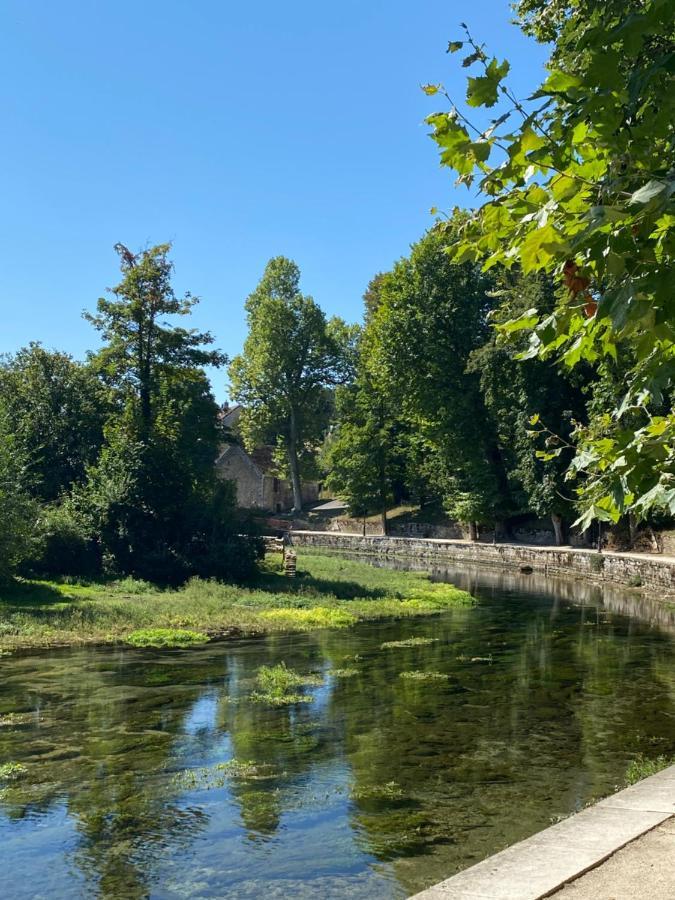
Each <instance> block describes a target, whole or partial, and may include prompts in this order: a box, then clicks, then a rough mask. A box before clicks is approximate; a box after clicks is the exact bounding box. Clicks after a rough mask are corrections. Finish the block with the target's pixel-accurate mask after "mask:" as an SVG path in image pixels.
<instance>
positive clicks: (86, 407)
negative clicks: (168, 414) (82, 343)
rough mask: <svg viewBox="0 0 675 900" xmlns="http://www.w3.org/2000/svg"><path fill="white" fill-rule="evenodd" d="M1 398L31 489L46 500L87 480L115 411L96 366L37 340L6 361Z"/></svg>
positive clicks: (0, 384)
mask: <svg viewBox="0 0 675 900" xmlns="http://www.w3.org/2000/svg"><path fill="white" fill-rule="evenodd" d="M0 397H1V398H2V402H3V404H4V407H5V409H6V412H7V415H8V416H9V418H10V420H11V422H12V423H13V433H14V440H15V441H16V443H17V444H18V446H19V447H20V448H21V452H22V454H23V457H24V459H25V462H26V465H27V470H28V473H29V475H30V477H29V479H28V485H29V488H30V490H31V492H32V493H33V494H34V495H35V496H36V497H38V498H39V499H40V500H43V501H47V502H51V501H54V500H56V499H58V497H59V496H61V494H63V493H64V492H65V491H67V490H68V489H69V488H70V486H71V485H72V484H73V483H74V482H77V481H81V480H82V478H83V477H84V474H85V469H86V467H87V465H91V464H92V463H93V462H94V461H95V459H96V457H97V454H98V452H99V449H100V447H101V444H102V443H103V424H104V421H105V418H106V415H108V414H109V413H110V403H109V400H108V397H107V395H106V391H105V390H104V388H103V385H102V384H101V382H100V381H99V379H98V378H97V377H96V376H95V374H94V372H93V371H92V369H91V367H89V366H86V365H82V364H81V363H78V362H75V360H73V359H72V357H70V356H68V355H67V354H66V353H59V352H57V351H49V350H45V349H44V348H43V347H41V346H40V345H39V344H35V343H34V344H30V345H29V346H28V347H24V348H23V349H22V350H19V351H18V353H16V354H14V355H13V356H7V357H5V358H4V360H3V361H2V364H1V365H0Z"/></svg>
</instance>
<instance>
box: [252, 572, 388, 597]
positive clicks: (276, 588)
mask: <svg viewBox="0 0 675 900" xmlns="http://www.w3.org/2000/svg"><path fill="white" fill-rule="evenodd" d="M250 586H251V587H255V588H259V589H260V590H263V591H271V592H274V593H278V594H303V595H304V596H307V595H310V596H316V597H321V596H327V595H330V596H333V597H337V598H338V600H357V599H359V600H384V599H385V598H387V597H391V596H392V591H391V590H386V589H384V588H368V587H366V586H365V585H363V584H359V582H358V581H342V580H340V579H338V578H335V579H332V578H315V577H313V576H312V575H310V573H309V572H302V571H298V572H297V574H296V576H295V578H289V577H288V575H284V574H282V573H281V572H278V573H277V572H263V573H261V575H260V576H259V577H258V578H256V579H255V581H254V582H251V584H250Z"/></svg>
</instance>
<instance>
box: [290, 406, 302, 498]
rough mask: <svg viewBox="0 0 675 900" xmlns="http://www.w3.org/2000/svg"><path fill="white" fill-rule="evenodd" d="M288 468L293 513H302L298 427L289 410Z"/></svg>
mask: <svg viewBox="0 0 675 900" xmlns="http://www.w3.org/2000/svg"><path fill="white" fill-rule="evenodd" d="M287 450H288V468H289V470H290V474H291V486H292V488H293V512H294V513H299V512H302V483H301V481H300V463H299V462H298V426H297V422H296V419H295V410H294V409H292V408H291V420H290V429H289V435H288V445H287Z"/></svg>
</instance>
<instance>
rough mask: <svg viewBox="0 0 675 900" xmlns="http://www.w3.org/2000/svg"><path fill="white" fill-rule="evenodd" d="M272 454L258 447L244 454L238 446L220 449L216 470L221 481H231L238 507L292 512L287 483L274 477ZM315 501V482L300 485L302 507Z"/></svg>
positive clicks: (288, 483)
mask: <svg viewBox="0 0 675 900" xmlns="http://www.w3.org/2000/svg"><path fill="white" fill-rule="evenodd" d="M273 453H274V449H273V448H272V447H258V448H256V449H255V450H253V451H252V452H251V453H248V452H247V451H246V450H245V449H244V448H243V447H242V446H241V444H238V443H233V444H226V445H225V446H224V447H223V448H222V449H221V453H220V455H219V456H218V459H217V460H216V469H217V471H218V475H219V476H220V477H221V478H227V479H229V480H230V481H234V483H235V486H236V489H237V504H238V506H241V507H243V508H244V509H264V510H269V511H271V512H277V513H280V512H287V511H288V510H290V509H292V508H293V489H292V487H291V484H290V482H289V481H287V480H286V479H284V478H279V477H277V476H276V475H275V474H274V461H273ZM318 499H319V485H318V484H317V482H315V481H305V482H303V485H302V500H303V503H316V501H317V500H318Z"/></svg>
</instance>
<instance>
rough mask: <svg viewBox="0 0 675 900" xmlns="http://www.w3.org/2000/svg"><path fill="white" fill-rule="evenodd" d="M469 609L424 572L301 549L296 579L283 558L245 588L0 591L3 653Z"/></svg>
mask: <svg viewBox="0 0 675 900" xmlns="http://www.w3.org/2000/svg"><path fill="white" fill-rule="evenodd" d="M472 603H473V600H472V598H471V597H470V595H469V594H467V593H465V592H464V591H460V590H459V589H458V588H455V587H453V586H452V585H449V584H443V583H436V582H432V581H430V579H429V578H428V577H427V576H426V575H425V574H424V573H421V572H405V571H397V570H392V569H383V568H378V567H377V566H372V565H370V564H369V563H366V562H360V561H358V562H357V561H352V560H347V559H345V558H344V557H339V556H328V555H321V554H316V553H308V552H305V551H302V552H301V553H300V555H299V557H298V574H297V577H296V578H288V577H287V576H285V575H284V574H283V573H282V571H281V560H280V558H279V557H278V556H272V557H271V558H268V559H267V560H266V561H265V563H264V564H263V565H262V567H261V571H260V574H259V576H258V577H257V579H256V580H255V582H253V583H249V584H247V585H245V586H242V585H236V584H223V583H220V582H216V581H200V580H199V579H194V580H192V581H190V582H188V583H187V584H186V585H185V586H184V587H182V588H180V589H177V590H170V589H161V588H158V587H155V586H153V585H151V584H149V583H147V582H141V581H134V580H133V579H129V578H125V579H124V580H121V581H108V582H105V581H97V582H93V581H85V580H77V579H67V580H66V579H64V580H61V581H15V582H13V583H11V584H8V585H4V586H2V587H0V652H2V651H7V650H13V649H18V648H24V647H49V646H69V645H75V644H87V643H99V644H102V643H115V642H127V643H129V642H130V641H131V642H134V643H136V642H137V643H138V645H142V646H181V645H183V644H175V643H172V642H171V639H170V638H169V637H168V632H171V633H173V634H175V632H177V631H178V632H188V633H190V632H191V633H193V634H194V633H198V634H199V635H200V638H199V639H200V641H201V640H205V639H206V638H213V637H227V636H230V635H237V636H241V635H247V634H265V633H270V632H277V631H308V630H312V629H316V628H346V627H349V626H350V625H353V624H354V623H356V622H358V621H361V620H368V619H381V618H387V617H395V618H403V617H412V616H420V615H430V614H434V613H438V612H442V611H443V610H446V609H453V608H457V607H463V606H464V607H466V606H470V605H471V604H472ZM153 633H154V637H151V641H150V642H146V641H145V640H144V638H145V636H147V635H148V634H150V635H152V634H153ZM165 633H167V636H166V638H163V637H161V636H162V635H163V634H165ZM139 634H140V635H141V636H140V637H137V635H139ZM153 641H154V642H153ZM187 641H189V642H190V643H196V640H193V639H186V642H187Z"/></svg>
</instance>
